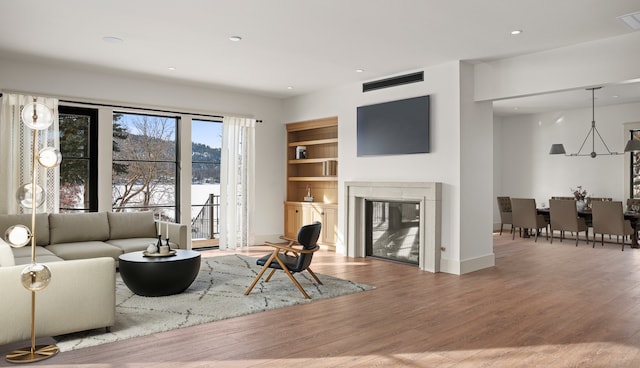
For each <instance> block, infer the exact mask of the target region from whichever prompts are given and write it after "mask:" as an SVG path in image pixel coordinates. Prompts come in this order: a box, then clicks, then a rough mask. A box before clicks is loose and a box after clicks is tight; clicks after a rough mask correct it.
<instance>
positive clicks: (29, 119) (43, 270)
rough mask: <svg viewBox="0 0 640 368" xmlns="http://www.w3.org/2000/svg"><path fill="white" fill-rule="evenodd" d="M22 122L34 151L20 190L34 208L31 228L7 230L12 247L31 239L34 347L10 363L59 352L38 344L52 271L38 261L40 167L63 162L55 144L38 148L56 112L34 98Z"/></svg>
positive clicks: (27, 273) (26, 277)
mask: <svg viewBox="0 0 640 368" xmlns="http://www.w3.org/2000/svg"><path fill="white" fill-rule="evenodd" d="M20 116H21V118H22V122H23V123H24V124H25V125H26V126H27V127H29V128H30V129H31V130H32V131H33V141H32V153H31V169H32V172H31V183H29V184H23V185H20V187H19V189H18V193H17V199H18V203H19V204H20V206H21V207H23V208H25V209H29V210H31V229H29V228H28V227H26V226H24V225H14V226H12V227H10V228H9V229H7V231H6V233H5V240H6V241H7V243H9V245H11V246H12V247H23V246H25V245H27V244H29V242H31V263H30V264H29V265H28V266H27V267H25V268H24V269H23V270H22V273H21V274H20V278H21V281H22V285H23V286H24V287H25V288H26V289H27V290H28V291H30V292H31V346H29V347H25V348H22V349H17V350H14V351H12V352H10V353H8V354H7V355H6V357H5V359H6V360H7V361H8V362H10V363H30V362H35V361H39V360H44V359H47V358H50V357H52V356H54V355H56V354H57V353H58V347H57V346H56V345H36V318H35V317H36V292H37V291H40V290H42V289H44V288H46V287H47V285H49V282H50V281H51V271H50V270H49V267H47V266H46V265H44V264H38V263H36V210H37V208H38V207H40V206H41V205H42V204H43V203H44V199H45V192H44V189H43V188H42V187H41V186H40V185H38V166H37V165H36V162H37V163H39V164H40V165H41V166H43V167H45V168H53V167H56V166H58V165H59V164H60V162H61V161H62V155H61V154H60V151H59V150H57V149H55V148H53V147H44V148H43V149H41V150H39V151H38V134H39V131H41V130H45V129H47V128H49V126H50V125H51V123H52V122H53V114H52V112H51V109H49V108H48V107H47V106H46V105H45V104H42V103H39V102H37V99H35V98H34V99H33V103H30V104H27V105H26V106H24V108H23V109H22V113H21V115H20Z"/></svg>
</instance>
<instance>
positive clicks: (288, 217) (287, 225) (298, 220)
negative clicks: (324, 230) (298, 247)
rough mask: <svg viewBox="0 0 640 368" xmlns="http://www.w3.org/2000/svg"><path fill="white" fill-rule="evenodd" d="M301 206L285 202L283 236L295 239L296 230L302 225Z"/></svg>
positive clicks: (296, 235)
mask: <svg viewBox="0 0 640 368" xmlns="http://www.w3.org/2000/svg"><path fill="white" fill-rule="evenodd" d="M302 216H303V211H302V205H301V204H298V203H291V202H287V203H285V205H284V236H286V237H287V238H292V239H296V238H297V237H298V230H299V229H300V228H301V227H302V225H303V220H302Z"/></svg>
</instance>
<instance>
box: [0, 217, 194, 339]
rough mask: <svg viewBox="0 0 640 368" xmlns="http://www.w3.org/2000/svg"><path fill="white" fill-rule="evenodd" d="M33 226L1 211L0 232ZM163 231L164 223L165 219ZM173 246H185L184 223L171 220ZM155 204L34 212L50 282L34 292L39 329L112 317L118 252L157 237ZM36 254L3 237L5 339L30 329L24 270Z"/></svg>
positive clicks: (52, 330)
mask: <svg viewBox="0 0 640 368" xmlns="http://www.w3.org/2000/svg"><path fill="white" fill-rule="evenodd" d="M16 224H23V225H25V226H27V227H29V228H30V229H31V215H30V214H29V215H0V238H1V237H3V235H4V233H5V231H6V229H7V228H9V227H11V226H13V225H16ZM160 227H161V230H162V238H163V239H164V238H165V237H166V235H165V234H166V229H167V224H166V223H162V224H161V225H160ZM168 231H169V238H170V240H171V246H172V248H174V249H175V248H183V249H187V248H190V247H188V244H187V230H186V226H185V225H180V224H175V223H169V224H168ZM157 233H158V225H157V223H156V222H155V221H154V219H153V214H152V213H151V212H132V213H115V212H102V213H95V212H93V213H80V214H46V213H42V214H36V231H35V234H36V261H37V262H38V263H46V264H47V266H48V267H49V268H50V270H51V274H52V276H51V283H50V284H49V286H47V287H46V288H45V289H44V290H42V291H39V292H37V293H36V334H37V336H56V335H61V334H66V333H71V332H77V331H84V330H89V329H94V328H102V327H105V328H109V327H110V326H113V324H114V321H115V273H116V265H117V260H118V256H120V255H121V254H123V253H126V252H132V251H137V250H144V249H146V248H147V247H148V246H149V244H150V243H154V244H155V243H156V242H157ZM30 262H31V246H30V245H27V246H24V247H21V248H11V247H9V246H8V245H7V244H6V243H5V242H4V241H3V240H1V239H0V295H1V296H2V298H3V300H5V301H7V302H4V303H0V345H2V344H7V343H10V342H16V341H22V340H28V339H29V338H30V336H31V331H30V326H31V302H30V300H31V292H30V291H28V290H27V289H25V288H24V287H23V286H22V283H21V282H20V273H21V272H22V270H23V269H24V267H25V266H24V265H25V264H29V263H30Z"/></svg>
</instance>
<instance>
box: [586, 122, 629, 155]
mask: <svg viewBox="0 0 640 368" xmlns="http://www.w3.org/2000/svg"><path fill="white" fill-rule="evenodd" d="M593 130H595V132H596V134H598V137H599V138H600V141H601V142H602V144H603V145H604V148H606V149H607V152H609V154H610V155H622V154H623V153H621V152H611V150H610V149H609V146H607V144H606V143H605V141H604V138H602V136H601V135H600V132H598V128H596V127H595V125H594V126H593ZM594 151H595V150H594Z"/></svg>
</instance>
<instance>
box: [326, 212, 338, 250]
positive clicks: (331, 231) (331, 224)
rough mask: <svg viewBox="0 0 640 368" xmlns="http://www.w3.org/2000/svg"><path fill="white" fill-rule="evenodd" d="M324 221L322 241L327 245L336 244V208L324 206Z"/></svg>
mask: <svg viewBox="0 0 640 368" xmlns="http://www.w3.org/2000/svg"><path fill="white" fill-rule="evenodd" d="M323 219H324V221H323V222H322V242H323V243H325V244H327V245H333V246H335V245H336V240H337V236H336V234H337V232H338V208H336V207H335V206H327V207H325V208H324V216H323Z"/></svg>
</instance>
